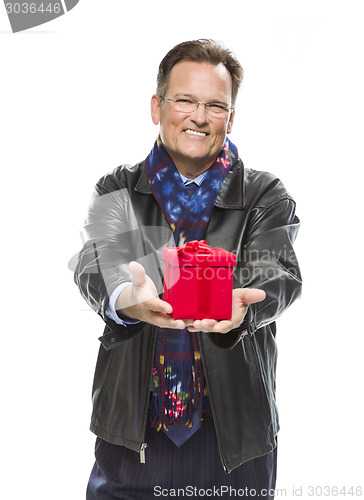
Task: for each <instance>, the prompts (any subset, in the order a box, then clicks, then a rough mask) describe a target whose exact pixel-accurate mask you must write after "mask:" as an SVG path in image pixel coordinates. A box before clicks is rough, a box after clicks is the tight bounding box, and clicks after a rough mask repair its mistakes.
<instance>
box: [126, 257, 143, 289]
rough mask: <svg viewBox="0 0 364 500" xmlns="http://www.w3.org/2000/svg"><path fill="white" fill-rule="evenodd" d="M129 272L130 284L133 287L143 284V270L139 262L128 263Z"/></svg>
mask: <svg viewBox="0 0 364 500" xmlns="http://www.w3.org/2000/svg"><path fill="white" fill-rule="evenodd" d="M129 270H130V272H131V274H132V283H133V285H134V286H142V285H144V284H145V282H146V274H145V269H144V267H143V266H142V265H141V264H139V262H135V261H131V262H130V263H129Z"/></svg>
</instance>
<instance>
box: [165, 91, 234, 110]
mask: <svg viewBox="0 0 364 500" xmlns="http://www.w3.org/2000/svg"><path fill="white" fill-rule="evenodd" d="M174 97H175V98H176V97H188V98H189V99H193V100H194V101H196V102H197V101H198V99H197V97H195V96H194V95H193V94H183V93H177V94H174ZM199 102H200V101H199ZM206 104H221V105H222V106H225V107H228V106H229V104H228V103H227V102H225V101H220V100H219V99H210V100H209V101H207V102H206Z"/></svg>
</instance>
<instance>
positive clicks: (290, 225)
mask: <svg viewBox="0 0 364 500" xmlns="http://www.w3.org/2000/svg"><path fill="white" fill-rule="evenodd" d="M248 219H249V220H248V222H247V224H246V228H245V231H244V236H243V242H242V246H241V248H240V249H239V251H238V252H237V253H238V255H237V266H236V269H235V270H234V288H238V287H242V288H260V289H262V290H264V291H265V293H266V298H265V299H264V301H262V302H258V303H256V304H251V305H250V306H249V308H248V311H247V314H246V316H245V318H244V322H243V323H242V324H241V325H240V326H239V327H238V328H235V329H234V330H231V331H230V332H229V333H227V334H225V335H221V334H209V336H210V340H211V341H212V342H213V343H214V344H215V345H216V346H218V347H221V348H227V349H231V348H232V347H234V346H235V345H236V344H237V343H238V342H239V340H240V339H241V338H242V337H244V336H245V335H253V334H254V333H255V332H256V331H257V330H259V329H260V328H262V327H265V326H266V325H269V324H272V323H274V321H275V320H276V319H277V318H278V317H279V316H280V315H281V314H282V313H283V311H284V310H285V309H287V308H288V307H289V306H290V305H291V304H292V302H293V301H294V300H295V299H297V298H298V297H299V296H300V295H301V287H302V281H301V273H300V269H299V265H298V262H297V258H296V255H295V252H294V250H293V243H294V241H295V238H296V236H297V232H298V229H299V226H300V221H299V219H298V217H297V216H296V215H295V202H294V200H293V199H292V198H291V196H290V195H289V194H288V193H287V192H286V190H285V188H284V186H283V184H282V183H281V182H280V181H279V180H278V179H275V181H274V182H272V184H271V185H270V187H269V189H267V190H265V192H264V190H263V193H262V194H261V196H260V198H258V199H257V200H256V203H255V204H254V208H252V210H251V211H250V214H249V216H248ZM271 327H272V329H273V331H275V325H273V324H272V325H271Z"/></svg>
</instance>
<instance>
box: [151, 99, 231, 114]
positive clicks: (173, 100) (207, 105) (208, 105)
mask: <svg viewBox="0 0 364 500" xmlns="http://www.w3.org/2000/svg"><path fill="white" fill-rule="evenodd" d="M159 97H160V98H161V99H167V101H172V102H178V99H171V98H170V97H166V96H163V95H161V96H159ZM181 100H184V99H181ZM186 100H187V99H186ZM189 100H191V99H189ZM191 102H194V104H196V107H195V109H194V110H193V111H179V112H180V113H194V112H195V111H196V109H198V107H199V105H200V104H203V105H204V108H205V111H206V112H208V108H210V107H211V106H219V107H220V108H221V109H222V110H223V111H225V112H226V113H229V111H231V110H232V109H235V106H230V107H228V108H224V107H223V106H221V105H220V104H209V103H207V102H198V101H192V100H191ZM217 114H219V113H217Z"/></svg>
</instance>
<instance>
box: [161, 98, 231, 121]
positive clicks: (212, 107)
mask: <svg viewBox="0 0 364 500" xmlns="http://www.w3.org/2000/svg"><path fill="white" fill-rule="evenodd" d="M160 98H161V99H167V101H171V102H173V103H174V105H173V106H174V109H175V110H176V111H180V112H181V113H193V111H195V110H196V109H197V108H198V107H199V105H200V104H203V105H204V106H205V110H206V113H208V114H209V115H211V116H218V117H221V116H222V115H224V114H226V113H228V112H229V111H230V110H231V109H234V106H231V107H228V108H226V107H225V106H223V105H222V104H214V103H212V104H208V103H207V102H197V101H194V100H193V99H170V98H169V97H165V96H160Z"/></svg>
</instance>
